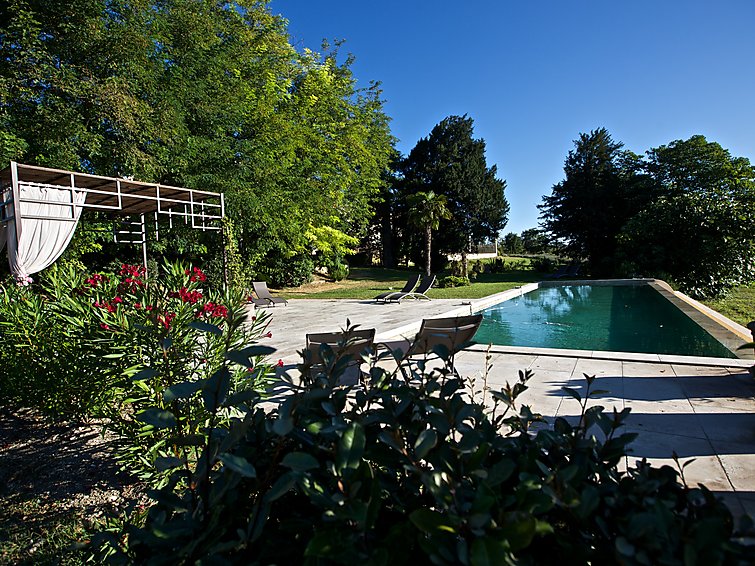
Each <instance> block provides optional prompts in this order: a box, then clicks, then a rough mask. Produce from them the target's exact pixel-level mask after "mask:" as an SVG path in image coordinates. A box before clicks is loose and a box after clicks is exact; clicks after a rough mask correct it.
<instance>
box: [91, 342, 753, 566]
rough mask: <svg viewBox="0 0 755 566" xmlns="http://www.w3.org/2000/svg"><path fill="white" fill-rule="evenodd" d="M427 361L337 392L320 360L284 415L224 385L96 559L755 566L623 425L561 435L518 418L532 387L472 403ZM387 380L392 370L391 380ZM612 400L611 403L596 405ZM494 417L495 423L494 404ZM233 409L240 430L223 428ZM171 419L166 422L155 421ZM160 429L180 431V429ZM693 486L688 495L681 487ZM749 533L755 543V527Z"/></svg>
mask: <svg viewBox="0 0 755 566" xmlns="http://www.w3.org/2000/svg"><path fill="white" fill-rule="evenodd" d="M436 353H437V354H439V355H440V356H441V358H442V359H444V360H446V363H445V365H444V366H443V367H442V368H441V369H438V370H430V369H429V366H427V365H426V364H425V362H424V360H420V361H419V362H417V363H415V364H412V365H408V363H407V362H406V360H403V359H402V356H401V353H400V352H394V353H392V354H391V355H393V356H394V357H395V358H396V361H397V363H398V367H399V369H398V370H396V371H393V372H391V371H388V370H386V369H383V368H381V367H377V366H375V367H371V368H370V372H369V375H368V377H367V378H366V379H365V381H366V382H367V386H366V387H363V386H361V385H353V386H351V385H346V384H344V383H342V381H341V380H340V376H341V375H342V373H343V371H344V370H345V368H346V366H347V365H348V363H349V361H350V360H349V359H348V357H344V356H340V355H337V354H334V352H333V351H331V350H328V349H327V347H326V348H324V349H323V356H324V358H325V364H324V365H322V366H318V367H313V366H311V365H310V364H308V363H304V364H302V365H301V366H300V367H299V369H300V371H301V375H302V379H301V380H300V381H299V380H293V379H288V380H287V381H288V386H289V388H290V389H291V393H290V395H288V396H286V397H285V399H284V400H283V401H282V403H281V404H280V405H278V406H277V407H276V408H274V409H272V410H270V409H268V410H265V409H264V408H263V407H262V406H261V405H260V404H259V398H256V397H244V398H243V400H242V398H235V397H234V396H233V394H232V393H231V390H230V389H229V387H228V385H227V381H224V380H222V379H218V380H216V382H215V385H216V386H215V387H214V388H210V389H203V390H202V391H194V392H192V391H188V390H186V391H184V393H185V396H184V397H183V399H184V400H186V401H187V402H189V401H190V400H191V399H192V398H193V397H202V398H203V403H204V404H205V408H206V410H207V411H208V415H209V416H208V419H207V422H206V426H205V429H204V430H205V434H204V435H203V437H202V439H201V442H199V440H198V441H197V444H196V445H195V446H196V450H197V452H196V457H195V458H193V459H190V458H186V457H185V456H184V455H179V456H177V457H176V458H173V459H165V460H161V461H160V466H161V467H162V468H163V469H165V470H167V472H166V473H168V474H169V476H168V478H167V482H166V484H165V485H164V486H163V487H161V488H160V489H158V490H155V491H154V492H152V496H153V498H154V503H153V504H152V506H151V507H150V508H149V509H148V511H147V512H146V514H144V515H134V516H132V517H131V520H130V521H129V522H127V524H126V525H125V526H124V527H123V528H122V529H120V530H119V529H113V530H111V531H108V532H104V533H100V534H99V535H97V536H96V537H95V538H94V539H93V540H94V545H95V547H96V548H97V549H98V550H99V552H100V554H99V555H98V558H99V559H103V558H104V557H105V556H107V557H108V559H109V560H110V561H111V562H112V563H145V564H195V563H203V564H204V563H207V564H221V563H222V564H356V563H363V564H370V565H372V564H375V565H377V564H429V563H432V564H468V565H487V564H552V563H559V564H723V563H726V564H746V563H748V561H749V560H750V559H751V551H750V549H748V548H746V547H745V546H743V545H742V544H741V543H740V542H739V541H738V540H737V538H736V537H737V532H736V530H735V525H734V521H733V519H732V516H731V514H730V512H729V511H728V509H727V508H726V507H725V505H724V504H723V503H721V502H720V501H718V500H717V499H716V498H715V497H714V496H713V495H712V494H711V492H709V491H708V490H707V489H705V488H704V487H689V486H687V485H686V484H685V483H684V481H683V474H682V473H681V472H682V470H683V466H680V467H679V470H676V469H673V468H671V467H669V466H664V467H661V468H654V467H651V466H650V465H648V464H647V463H645V462H641V463H639V464H638V465H637V466H636V467H630V468H629V469H627V470H626V471H624V470H623V468H622V467H621V465H620V463H621V462H622V460H623V459H624V456H625V455H626V447H627V444H628V443H629V442H630V441H631V440H632V439H633V438H634V437H635V436H636V435H634V434H627V433H622V432H621V427H622V424H623V421H624V419H625V418H626V417H627V414H628V412H629V411H628V409H627V410H623V411H621V412H616V411H615V410H614V411H613V412H609V411H606V410H605V409H604V408H603V407H601V406H597V405H595V406H591V407H590V408H587V397H589V396H590V395H591V393H590V389H591V388H592V386H593V384H594V378H592V377H587V376H586V379H587V383H588V385H587V395H586V397H585V398H582V397H581V396H580V395H579V393H578V392H576V391H574V390H571V389H568V390H566V392H567V393H568V394H569V395H572V396H574V397H576V398H577V399H579V400H580V402H581V404H582V412H581V416H580V417H579V418H578V419H575V420H574V421H567V420H565V419H563V418H559V419H557V420H556V421H555V423H554V425H553V426H552V427H548V426H546V425H545V424H544V423H542V422H540V421H541V418H540V417H539V416H538V415H537V414H534V413H533V412H532V411H531V410H530V408H528V407H526V406H519V403H518V399H517V398H518V396H519V395H520V394H521V393H522V392H524V391H525V390H526V389H527V383H528V380H529V379H530V377H531V375H532V374H531V373H529V372H520V374H519V379H518V380H517V381H516V382H515V383H514V384H513V385H508V384H507V385H506V386H505V387H503V388H501V389H500V390H498V391H488V390H486V389H484V388H483V389H482V390H480V389H479V387H478V388H477V389H475V386H474V385H473V382H472V381H471V380H465V379H463V378H461V377H460V376H459V375H457V374H456V373H455V372H454V371H453V369H452V367H453V364H452V357H451V356H449V355H448V352H447V351H442V350H438V351H437V352H436ZM381 365H382V364H381ZM595 393H599V392H595ZM484 395H487V396H488V397H489V398H490V399H492V407H491V403H488V404H487V405H485V404H483V403H482V400H483V399H482V398H481V396H484ZM231 407H232V408H233V409H234V411H235V414H234V415H233V416H232V417H231V418H230V419H220V418H217V416H216V415H217V414H218V412H220V411H222V410H226V409H229V408H231ZM160 410H166V411H167V409H160ZM169 412H170V413H171V415H166V416H165V418H163V419H161V426H163V427H164V428H165V429H166V430H174V429H176V426H177V425H176V421H177V418H176V415H175V413H173V412H172V411H169ZM680 480H681V481H680ZM741 526H742V527H743V528H751V526H752V525H751V523H749V524H748V523H746V522H744V523H743V524H742V525H741Z"/></svg>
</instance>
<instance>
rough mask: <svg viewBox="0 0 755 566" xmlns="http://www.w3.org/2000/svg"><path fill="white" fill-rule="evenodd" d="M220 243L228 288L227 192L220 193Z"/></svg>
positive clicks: (224, 276)
mask: <svg viewBox="0 0 755 566" xmlns="http://www.w3.org/2000/svg"><path fill="white" fill-rule="evenodd" d="M220 216H221V220H220V245H221V246H222V247H223V249H222V254H223V287H224V288H225V289H226V290H227V289H228V249H227V247H226V237H227V236H228V233H227V232H228V224H227V223H226V222H225V221H224V219H225V194H223V193H220Z"/></svg>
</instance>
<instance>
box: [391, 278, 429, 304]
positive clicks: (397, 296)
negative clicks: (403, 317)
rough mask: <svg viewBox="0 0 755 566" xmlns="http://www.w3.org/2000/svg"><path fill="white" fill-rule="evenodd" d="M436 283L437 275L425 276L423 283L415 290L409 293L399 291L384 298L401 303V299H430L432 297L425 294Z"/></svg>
mask: <svg viewBox="0 0 755 566" xmlns="http://www.w3.org/2000/svg"><path fill="white" fill-rule="evenodd" d="M434 283H435V275H430V276H429V277H423V278H422V283H420V284H419V287H417V288H416V289H415V290H414V291H411V292H409V293H404V292H397V293H393V294H391V295H388V296H387V297H386V298H385V299H384V300H385V302H388V301H390V302H396V303H400V302H401V299H427V300H428V301H429V300H430V297H428V296H427V295H425V293H427V292H428V291H429V290H430V289H431V288H432V286H433V284H434Z"/></svg>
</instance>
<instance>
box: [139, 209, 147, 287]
mask: <svg viewBox="0 0 755 566" xmlns="http://www.w3.org/2000/svg"><path fill="white" fill-rule="evenodd" d="M139 218H140V220H141V234H142V265H144V278H145V279H147V280H149V274H148V273H147V223H146V221H145V219H144V213H142V214H140V215H139Z"/></svg>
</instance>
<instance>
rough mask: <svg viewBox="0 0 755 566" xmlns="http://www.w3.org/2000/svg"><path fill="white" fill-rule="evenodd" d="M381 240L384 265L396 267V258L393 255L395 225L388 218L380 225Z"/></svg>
mask: <svg viewBox="0 0 755 566" xmlns="http://www.w3.org/2000/svg"><path fill="white" fill-rule="evenodd" d="M380 242H381V244H382V247H383V267H388V268H391V269H392V268H394V267H396V259H395V258H394V257H393V226H392V222H390V221H388V219H387V218H386V219H384V220H383V222H382V223H381V225H380Z"/></svg>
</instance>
